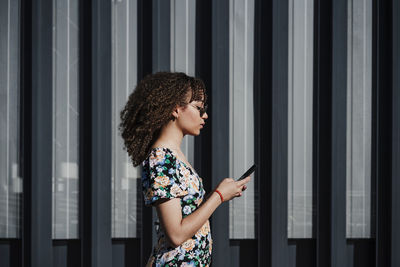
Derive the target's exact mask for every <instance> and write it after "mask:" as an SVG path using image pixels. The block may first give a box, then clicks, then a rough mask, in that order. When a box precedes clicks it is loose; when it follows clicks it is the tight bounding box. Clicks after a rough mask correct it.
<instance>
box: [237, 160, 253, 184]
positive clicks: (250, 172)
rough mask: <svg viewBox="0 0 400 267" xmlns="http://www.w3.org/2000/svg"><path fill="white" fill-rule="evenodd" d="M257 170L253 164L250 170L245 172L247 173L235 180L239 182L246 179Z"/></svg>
mask: <svg viewBox="0 0 400 267" xmlns="http://www.w3.org/2000/svg"><path fill="white" fill-rule="evenodd" d="M256 168H257V165H256V164H254V165H253V166H251V167H250V169H248V170H247V172H245V173H244V174H243V175H242V176H240V178H239V179H237V180H236V181H240V180H242V179H244V178H246V177H247V176H249V175H250V174H252V173H253V172H254V171H255V170H256Z"/></svg>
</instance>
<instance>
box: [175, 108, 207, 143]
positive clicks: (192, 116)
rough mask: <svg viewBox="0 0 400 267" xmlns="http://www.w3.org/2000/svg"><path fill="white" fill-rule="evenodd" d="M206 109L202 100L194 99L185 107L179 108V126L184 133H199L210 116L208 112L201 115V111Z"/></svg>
mask: <svg viewBox="0 0 400 267" xmlns="http://www.w3.org/2000/svg"><path fill="white" fill-rule="evenodd" d="M202 109H204V103H203V102H202V101H192V102H190V103H189V104H187V105H186V106H184V107H180V108H178V119H177V120H176V122H177V125H178V127H179V128H180V129H181V130H182V132H183V135H187V134H190V135H199V134H200V130H201V129H202V128H203V126H204V124H205V120H206V119H207V118H208V115H207V112H204V114H202V116H200V111H201V110H202Z"/></svg>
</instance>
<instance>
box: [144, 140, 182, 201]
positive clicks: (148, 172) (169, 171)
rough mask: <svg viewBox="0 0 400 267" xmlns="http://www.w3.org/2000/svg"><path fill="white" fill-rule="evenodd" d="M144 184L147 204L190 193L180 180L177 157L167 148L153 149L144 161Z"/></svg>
mask: <svg viewBox="0 0 400 267" xmlns="http://www.w3.org/2000/svg"><path fill="white" fill-rule="evenodd" d="M142 186H143V195H144V202H145V205H152V204H154V202H156V201H157V200H159V199H163V198H164V199H172V198H176V197H182V196H185V195H187V194H188V192H187V186H186V184H185V183H182V182H181V181H180V178H179V175H178V170H177V167H176V157H175V156H174V155H173V154H172V152H171V151H170V150H169V149H166V148H157V149H154V150H152V151H151V153H150V155H149V157H148V158H147V160H146V161H144V163H143V175H142Z"/></svg>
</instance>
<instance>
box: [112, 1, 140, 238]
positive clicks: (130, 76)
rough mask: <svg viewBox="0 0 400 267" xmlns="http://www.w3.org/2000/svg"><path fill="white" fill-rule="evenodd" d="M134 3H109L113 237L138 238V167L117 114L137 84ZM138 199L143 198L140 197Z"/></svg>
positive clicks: (135, 6) (135, 4) (135, 11)
mask: <svg viewBox="0 0 400 267" xmlns="http://www.w3.org/2000/svg"><path fill="white" fill-rule="evenodd" d="M136 63H137V1H136V0H133V1H128V0H124V1H114V2H113V3H112V217H113V221H112V237H113V238H116V237H121V238H128V237H137V235H138V232H140V228H139V226H140V224H138V223H137V221H138V220H137V219H138V213H139V212H141V210H140V209H138V207H140V206H139V205H138V202H139V201H138V200H139V199H140V198H139V197H138V196H137V193H138V190H137V188H138V187H139V183H140V180H139V179H140V177H141V169H140V167H136V168H135V167H134V166H133V165H132V162H131V160H130V158H129V156H128V154H127V153H126V150H124V149H123V139H122V138H121V135H120V132H119V130H118V127H119V123H120V112H121V110H122V109H123V107H124V105H125V103H126V101H127V99H128V97H129V95H130V93H131V92H132V91H133V90H134V88H135V85H136V83H137V64H136ZM140 197H142V195H141V194H140Z"/></svg>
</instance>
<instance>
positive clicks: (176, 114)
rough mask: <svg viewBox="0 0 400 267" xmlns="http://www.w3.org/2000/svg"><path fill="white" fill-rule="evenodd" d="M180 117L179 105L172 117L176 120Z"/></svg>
mask: <svg viewBox="0 0 400 267" xmlns="http://www.w3.org/2000/svg"><path fill="white" fill-rule="evenodd" d="M178 117H179V111H178V107H176V108H175V109H174V110H173V111H172V119H173V120H175V119H177V118H178Z"/></svg>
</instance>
